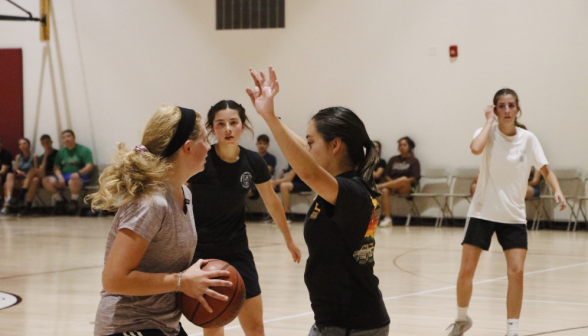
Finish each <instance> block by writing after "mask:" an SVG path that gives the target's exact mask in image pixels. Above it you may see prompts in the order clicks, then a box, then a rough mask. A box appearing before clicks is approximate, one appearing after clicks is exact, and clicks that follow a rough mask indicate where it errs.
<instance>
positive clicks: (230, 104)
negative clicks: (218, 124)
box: [206, 100, 253, 134]
mask: <svg viewBox="0 0 588 336" xmlns="http://www.w3.org/2000/svg"><path fill="white" fill-rule="evenodd" d="M226 109H231V110H235V111H237V113H239V119H241V123H243V125H245V128H246V129H248V130H249V131H251V133H252V134H253V128H252V127H251V122H250V121H249V118H247V114H246V113H245V108H244V107H243V106H242V105H241V104H238V103H236V102H235V101H233V100H221V101H219V102H218V103H216V104H215V105H214V106H211V107H210V110H208V115H207V120H206V128H207V129H212V128H213V127H214V126H213V124H214V117H215V116H216V114H217V113H218V112H219V111H222V110H226Z"/></svg>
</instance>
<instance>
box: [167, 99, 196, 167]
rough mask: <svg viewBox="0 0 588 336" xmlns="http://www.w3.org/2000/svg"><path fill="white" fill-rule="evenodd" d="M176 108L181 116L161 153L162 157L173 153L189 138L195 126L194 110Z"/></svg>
mask: <svg viewBox="0 0 588 336" xmlns="http://www.w3.org/2000/svg"><path fill="white" fill-rule="evenodd" d="M178 108H179V109H180V112H182V117H181V118H180V122H178V129H177V130H176V133H175V134H174V136H173V137H172V139H171V141H170V142H169V144H168V145H167V147H166V148H165V150H164V151H163V154H161V157H163V158H168V157H170V156H172V155H174V153H175V152H177V151H178V149H180V148H182V146H183V145H184V143H185V142H186V141H187V140H188V139H190V135H191V134H192V132H193V131H194V128H195V127H196V111H194V110H191V109H187V108H183V107H179V106H178Z"/></svg>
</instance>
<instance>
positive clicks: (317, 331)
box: [308, 324, 390, 336]
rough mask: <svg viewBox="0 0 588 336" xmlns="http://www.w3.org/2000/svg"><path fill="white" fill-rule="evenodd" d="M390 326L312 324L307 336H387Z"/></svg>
mask: <svg viewBox="0 0 588 336" xmlns="http://www.w3.org/2000/svg"><path fill="white" fill-rule="evenodd" d="M389 330H390V326H389V325H387V326H385V327H383V328H378V329H371V330H356V329H345V328H339V327H324V328H319V327H317V326H316V324H313V325H312V327H311V328H310V332H309V333H308V336H388V331H389Z"/></svg>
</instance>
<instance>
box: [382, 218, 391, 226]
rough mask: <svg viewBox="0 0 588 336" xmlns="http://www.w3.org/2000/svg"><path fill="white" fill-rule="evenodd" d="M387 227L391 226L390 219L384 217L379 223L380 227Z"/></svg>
mask: <svg viewBox="0 0 588 336" xmlns="http://www.w3.org/2000/svg"><path fill="white" fill-rule="evenodd" d="M388 226H392V219H390V218H389V217H386V218H384V219H383V220H382V221H381V222H380V227H388Z"/></svg>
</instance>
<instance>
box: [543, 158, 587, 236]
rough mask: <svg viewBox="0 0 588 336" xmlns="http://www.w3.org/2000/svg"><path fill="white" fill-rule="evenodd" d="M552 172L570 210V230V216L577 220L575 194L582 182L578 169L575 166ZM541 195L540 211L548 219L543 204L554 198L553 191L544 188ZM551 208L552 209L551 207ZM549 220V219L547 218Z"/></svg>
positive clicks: (570, 222)
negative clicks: (543, 192)
mask: <svg viewBox="0 0 588 336" xmlns="http://www.w3.org/2000/svg"><path fill="white" fill-rule="evenodd" d="M553 173H554V174H555V176H557V179H558V180H559V185H560V187H561V190H562V192H563V194H564V197H565V198H566V201H567V203H568V207H569V209H570V211H571V214H570V219H569V220H568V231H569V230H570V227H571V225H572V218H574V219H575V221H578V215H577V214H576V209H575V208H576V206H577V201H576V198H577V194H578V191H579V187H580V186H579V185H580V183H581V182H582V180H581V178H580V176H581V173H580V170H578V169H576V168H571V169H553ZM540 197H541V208H542V210H543V211H542V212H543V213H544V214H545V215H546V216H547V219H549V212H548V211H547V206H546V205H545V203H546V201H547V200H553V199H555V197H554V195H553V191H552V190H551V188H545V194H542V195H540ZM552 210H553V209H552ZM549 220H550V219H549ZM533 229H535V230H538V229H539V221H538V223H537V226H536V227H535V228H533Z"/></svg>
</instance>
